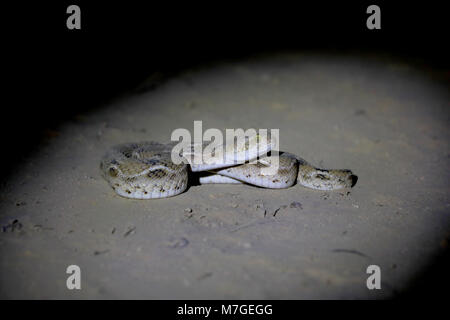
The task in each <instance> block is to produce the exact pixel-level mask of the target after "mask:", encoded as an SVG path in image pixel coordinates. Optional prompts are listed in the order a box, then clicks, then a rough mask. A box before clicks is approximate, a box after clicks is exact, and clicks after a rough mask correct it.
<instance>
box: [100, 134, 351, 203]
mask: <svg viewBox="0 0 450 320" xmlns="http://www.w3.org/2000/svg"><path fill="white" fill-rule="evenodd" d="M197 144H198V143H197ZM176 145H177V143H176V142H169V143H159V142H155V141H145V142H137V143H122V144H118V145H115V146H113V147H111V148H110V149H109V150H107V152H106V153H105V155H104V156H103V158H102V159H101V161H100V171H101V174H102V176H103V177H104V178H105V179H106V181H107V182H108V183H109V185H110V186H111V187H112V189H113V190H114V191H115V192H116V193H117V194H118V195H120V196H122V197H125V198H131V199H158V198H167V197H172V196H176V195H179V194H181V193H183V192H185V191H186V189H187V188H188V187H189V186H190V185H203V184H211V183H230V184H242V183H244V184H248V185H253V186H256V187H261V188H268V189H283V188H289V187H291V186H293V185H295V184H298V185H301V186H304V187H306V188H310V189H315V190H338V189H344V188H351V187H353V186H354V185H355V184H356V181H357V179H358V177H357V176H356V175H354V174H353V172H352V171H351V170H348V169H321V168H317V167H315V166H313V165H311V164H309V163H308V162H307V161H306V160H304V159H302V158H300V157H298V156H296V155H294V154H291V153H288V152H282V151H278V152H274V150H273V149H272V146H273V145H272V144H271V143H270V141H269V143H268V144H266V145H265V147H262V145H261V144H258V143H254V144H252V143H251V141H250V142H249V140H248V139H247V141H246V142H245V144H243V148H241V149H239V148H234V149H233V148H225V149H224V150H225V151H224V155H225V156H226V157H228V156H229V157H228V158H227V159H231V160H229V161H228V160H227V161H217V162H216V163H212V164H211V162H207V161H203V162H200V163H196V162H194V161H193V159H194V156H195V155H196V154H197V153H198V152H196V151H194V150H195V144H191V145H189V146H188V147H187V148H185V149H183V151H184V152H178V153H177V154H178V156H179V159H182V161H181V162H179V161H173V157H172V155H173V154H174V150H175V149H174V148H175V147H176ZM207 145H208V143H207V142H204V143H201V146H202V148H205V147H207ZM186 150H189V152H186ZM276 153H277V154H276ZM213 156H214V154H213ZM222 156H223V155H222ZM274 163H276V164H277V166H272V164H274ZM270 168H274V169H272V170H269V169H270Z"/></svg>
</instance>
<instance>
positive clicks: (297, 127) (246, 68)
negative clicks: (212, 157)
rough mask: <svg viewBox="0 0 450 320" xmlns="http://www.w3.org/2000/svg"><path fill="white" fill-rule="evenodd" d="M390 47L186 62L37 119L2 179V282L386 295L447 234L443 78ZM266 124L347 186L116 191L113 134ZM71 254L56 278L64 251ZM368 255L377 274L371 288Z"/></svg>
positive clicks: (286, 295) (219, 293)
mask: <svg viewBox="0 0 450 320" xmlns="http://www.w3.org/2000/svg"><path fill="white" fill-rule="evenodd" d="M439 79H440V78H439V77H436V76H435V75H434V74H433V73H430V72H425V71H420V70H418V69H416V68H415V67H414V66H412V65H409V64H406V63H403V62H401V61H394V60H392V61H391V60H386V59H383V60H374V59H370V58H364V59H358V58H354V57H344V56H341V57H338V56H326V55H318V56H315V55H301V54H298V55H297V54H286V55H280V56H275V57H272V58H263V59H257V60H251V61H241V62H234V63H224V64H221V65H217V66H215V67H211V68H208V69H204V70H193V71H187V72H184V73H183V74H180V75H177V76H175V77H172V78H170V79H168V80H167V81H165V82H164V83H162V84H161V85H159V86H157V87H156V89H153V90H141V91H139V92H136V93H134V94H133V95H130V96H127V97H124V98H122V99H120V101H116V102H114V103H110V104H109V105H107V106H105V107H104V108H102V109H101V110H97V111H95V112H92V113H91V114H80V115H79V116H77V117H76V119H74V120H73V121H72V122H70V123H67V124H65V125H64V126H61V128H60V129H58V130H57V131H55V132H53V133H52V134H51V135H50V138H49V141H48V143H47V144H46V145H45V146H44V147H42V148H41V149H40V150H39V152H37V153H36V154H34V155H31V156H30V157H29V158H28V159H27V161H26V162H25V163H24V165H23V167H22V168H21V169H20V171H18V172H16V174H15V175H14V176H13V177H11V179H10V181H8V182H7V183H6V184H5V185H4V186H2V191H1V202H0V226H1V228H2V229H1V231H2V232H0V256H1V259H0V297H1V298H32V299H34V298H43V299H47V298H52V299H53V298H64V299H66V298H67V299H71V298H88V299H98V298H99V299H103V298H104V299H110V298H113V299H114V298H131V299H140V298H146V299H147V298H150V299H160V298H168V299H216V298H225V299H229V298H233V299H299V298H312V299H330V298H332V299H334V298H336V299H340V298H391V297H394V296H396V295H397V294H398V293H402V292H403V291H404V290H406V288H408V286H409V285H410V284H411V283H413V281H414V279H415V276H417V275H418V274H420V272H421V271H422V270H423V269H424V268H425V267H426V266H427V264H428V263H429V262H430V261H432V259H433V257H434V256H435V255H436V254H437V253H439V252H440V251H441V250H443V249H445V247H446V246H447V243H448V239H449V222H450V221H449V220H450V217H449V212H450V199H449V168H450V167H449V159H450V148H449V141H450V139H449V138H450V131H449V128H450V127H449V113H448V107H449V106H448V101H449V99H448V91H447V90H448V87H446V84H445V83H444V82H440V80H439ZM194 120H202V121H203V129H204V130H206V129H207V128H219V129H221V130H224V129H226V128H244V129H247V128H268V129H271V128H277V129H280V142H281V149H282V150H285V151H289V152H292V153H296V154H298V155H300V156H302V157H303V158H305V159H307V160H308V161H310V162H311V163H313V164H316V165H318V166H322V167H327V168H349V169H352V170H353V171H354V172H355V173H356V174H357V175H358V177H359V180H358V183H357V184H356V186H355V187H354V188H352V189H351V190H348V191H350V192H347V191H342V192H322V191H314V190H308V189H305V188H302V187H300V186H294V187H292V188H289V189H284V190H268V189H261V188H255V187H251V186H248V185H212V186H193V187H191V188H189V189H188V190H187V191H186V192H185V193H183V194H181V195H179V196H176V197H173V198H168V199H161V200H129V199H125V198H121V197H120V196H118V195H116V194H115V193H114V192H113V190H112V189H111V188H110V187H109V186H108V184H107V183H106V182H105V181H104V180H103V179H102V178H101V176H100V172H99V160H100V158H101V156H102V155H103V153H104V152H105V151H106V150H107V149H108V148H109V147H110V146H112V145H114V144H117V143H121V142H131V141H144V140H155V141H161V142H164V141H169V140H170V134H171V133H172V131H173V130H174V129H177V128H187V129H189V130H193V121H194ZM72 264H75V265H78V266H80V268H81V272H82V278H81V285H82V289H81V290H68V289H67V287H66V279H67V277H68V274H66V268H67V266H69V265H72ZM372 264H375V265H378V266H379V267H380V268H381V274H382V278H381V279H382V281H381V282H382V289H381V290H368V289H367V287H366V279H367V277H368V276H369V275H368V274H366V268H367V267H368V266H369V265H372Z"/></svg>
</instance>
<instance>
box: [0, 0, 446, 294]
mask: <svg viewBox="0 0 450 320" xmlns="http://www.w3.org/2000/svg"><path fill="white" fill-rule="evenodd" d="M145 3H146V4H144V2H138V1H135V2H131V1H120V2H111V1H86V0H83V1H80V0H73V1H62V0H60V1H46V2H45V3H43V1H38V3H36V1H33V2H32V1H28V2H19V3H15V4H14V5H13V6H7V7H3V10H2V13H3V15H2V19H3V22H6V27H4V28H3V32H4V34H5V37H3V39H2V40H3V41H2V42H3V45H2V51H3V53H4V54H5V56H6V57H5V58H4V62H5V66H6V69H7V72H6V74H5V73H4V77H6V79H5V80H6V82H5V83H7V86H6V96H8V97H9V95H11V96H12V97H11V99H7V100H6V99H3V101H2V107H1V119H2V120H1V131H0V134H1V136H2V137H4V139H2V142H3V150H7V152H5V154H7V156H3V157H1V158H2V160H1V165H2V168H4V170H2V173H1V175H0V177H1V178H2V182H5V181H6V179H7V178H8V175H9V173H11V172H14V170H16V168H17V167H18V166H19V165H20V160H21V159H22V158H23V157H26V156H27V154H28V153H29V152H32V150H33V149H36V148H39V146H40V145H41V144H42V143H45V141H46V138H47V137H48V135H51V134H52V132H55V131H57V129H58V126H59V125H61V124H62V123H63V122H65V121H72V119H73V118H74V117H76V116H77V115H79V114H82V113H84V112H88V111H89V110H94V109H95V108H99V107H101V106H102V105H104V104H105V103H107V102H108V101H110V100H111V99H114V97H117V96H118V95H120V94H123V93H124V92H126V91H127V90H130V89H132V88H135V87H136V86H137V85H138V84H139V83H140V82H141V81H143V80H144V79H146V78H147V77H148V76H150V75H152V74H154V73H155V72H157V73H158V75H159V77H160V78H165V77H170V76H172V75H175V74H177V73H178V72H180V71H182V70H183V69H185V68H188V67H195V66H204V65H209V64H213V63H215V62H218V61H224V60H225V61H229V60H233V59H242V58H251V57H252V56H255V55H259V54H271V53H274V52H279V51H290V50H300V51H309V52H319V51H321V52H328V53H339V54H346V53H348V54H376V55H388V56H394V57H398V58H401V59H404V60H407V61H408V62H410V63H413V64H415V65H417V66H420V67H424V68H431V69H434V70H438V71H439V72H442V73H444V74H447V75H448V74H449V73H448V71H449V63H448V57H449V50H448V48H447V46H446V42H448V27H447V24H446V19H447V17H446V14H448V13H447V12H446V10H445V8H444V6H443V3H444V2H435V3H432V2H429V1H427V2H420V3H418V2H413V3H411V2H403V3H400V2H396V4H393V3H392V1H391V2H384V1H383V2H380V1H370V2H369V1H359V2H354V3H352V2H350V3H349V2H348V1H345V2H344V1H327V2H323V1H315V2H314V3H315V4H311V3H309V2H303V1H302V2H299V1H296V2H295V4H294V3H291V2H285V3H282V2H279V1H272V2H266V3H263V2H256V1H254V2H245V4H244V2H242V1H235V2H233V1H208V2H206V1H205V2H193V1H184V2H169V1H164V2H162V1H159V2H156V1H147V2H145ZM71 4H77V5H79V6H80V8H81V28H82V29H81V30H68V29H67V28H66V19H67V17H68V14H66V9H67V7H68V6H69V5H71ZM371 4H377V5H378V6H380V8H381V28H382V29H381V30H368V29H367V28H366V19H367V17H368V16H369V15H368V14H367V13H366V8H367V7H368V6H369V5H371ZM447 79H448V76H447ZM25 150H31V151H29V152H28V153H27V152H26V151H25ZM447 258H448V257H447V256H442V257H437V260H436V261H438V262H439V263H437V264H435V265H433V266H432V267H430V269H428V270H427V271H426V272H425V274H424V276H423V277H422V278H421V280H420V281H418V282H416V284H415V285H414V287H412V289H411V291H410V294H408V297H411V296H415V297H416V296H428V297H430V295H431V296H437V295H438V293H437V292H436V291H433V288H434V287H435V286H436V285H437V284H441V285H442V284H444V283H448V281H447V280H446V279H445V277H444V278H442V275H443V274H445V270H448V266H449V263H448V259H447Z"/></svg>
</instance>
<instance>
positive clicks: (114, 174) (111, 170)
mask: <svg viewBox="0 0 450 320" xmlns="http://www.w3.org/2000/svg"><path fill="white" fill-rule="evenodd" d="M108 172H109V175H110V176H111V177H117V169H116V168H113V167H111V168H109V171H108Z"/></svg>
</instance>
